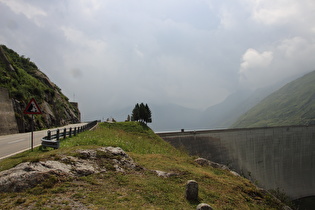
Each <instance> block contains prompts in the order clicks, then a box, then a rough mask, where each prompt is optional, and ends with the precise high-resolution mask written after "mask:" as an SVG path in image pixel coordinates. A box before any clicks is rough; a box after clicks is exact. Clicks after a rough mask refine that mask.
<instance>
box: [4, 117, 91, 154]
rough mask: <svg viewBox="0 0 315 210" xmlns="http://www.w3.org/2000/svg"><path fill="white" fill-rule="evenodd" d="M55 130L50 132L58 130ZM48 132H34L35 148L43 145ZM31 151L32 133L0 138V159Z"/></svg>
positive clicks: (80, 124) (74, 125) (73, 125)
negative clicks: (42, 141)
mask: <svg viewBox="0 0 315 210" xmlns="http://www.w3.org/2000/svg"><path fill="white" fill-rule="evenodd" d="M85 124H87V123H78V124H70V125H67V126H64V127H60V128H59V129H61V128H70V127H73V128H74V127H79V126H82V125H85ZM56 129H57V128H53V129H50V130H56ZM47 131H48V130H42V131H35V132H34V147H37V146H40V145H41V139H42V138H43V137H44V136H46V135H47ZM30 149H31V132H29V133H19V134H12V135H5V136H0V159H3V158H6V157H9V156H11V155H15V154H17V153H20V152H23V151H26V150H30Z"/></svg>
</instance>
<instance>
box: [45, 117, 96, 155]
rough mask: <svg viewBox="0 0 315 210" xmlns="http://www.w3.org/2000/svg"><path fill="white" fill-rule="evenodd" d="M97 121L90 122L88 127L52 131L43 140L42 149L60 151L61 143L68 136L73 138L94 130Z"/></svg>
mask: <svg viewBox="0 0 315 210" xmlns="http://www.w3.org/2000/svg"><path fill="white" fill-rule="evenodd" d="M97 122H98V121H97V120H95V121H93V122H90V123H88V124H86V125H83V126H79V127H74V128H72V127H70V128H68V129H67V128H64V129H57V130H52V131H50V130H49V131H47V136H45V137H43V138H42V147H43V148H46V147H52V148H54V149H58V148H59V146H60V144H59V141H60V140H61V139H65V138H66V137H67V136H68V137H72V136H76V135H77V134H78V133H81V132H83V131H86V130H90V129H92V128H93V127H94V126H95V125H97Z"/></svg>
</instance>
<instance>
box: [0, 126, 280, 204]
mask: <svg viewBox="0 0 315 210" xmlns="http://www.w3.org/2000/svg"><path fill="white" fill-rule="evenodd" d="M107 146H112V147H120V148H121V149H123V150H124V151H125V152H126V153H127V154H128V155H129V156H130V157H131V158H132V159H133V160H134V162H135V164H137V165H138V166H137V167H135V169H129V170H125V171H123V172H122V171H117V167H115V164H117V162H119V160H124V159H123V158H120V157H119V156H117V155H114V156H111V155H106V154H105V153H104V152H98V153H96V155H97V158H94V159H89V161H90V162H91V161H94V163H95V164H98V165H101V166H102V167H103V169H102V171H101V172H99V173H92V174H88V173H85V174H81V175H80V176H77V177H73V176H65V175H63V176H62V175H58V174H57V175H56V174H54V173H52V174H50V176H49V177H48V178H47V179H44V180H43V181H42V182H39V181H38V182H37V183H36V185H35V186H34V185H33V187H32V188H28V189H25V190H22V191H20V192H0V209H196V206H197V205H198V204H199V203H207V204H209V205H211V206H212V207H213V208H214V209H282V207H283V204H281V203H280V202H279V201H277V200H275V199H274V197H273V196H271V195H270V194H268V193H267V192H266V191H263V190H261V189H259V188H257V187H256V186H255V185H253V184H252V183H251V182H250V181H249V180H247V179H245V178H243V177H241V176H235V175H233V174H232V173H230V172H229V171H227V170H223V169H220V168H213V167H211V166H201V165H199V164H197V163H196V162H195V161H194V160H195V159H196V158H197V157H192V156H189V155H187V153H185V152H184V151H180V150H177V149H175V148H174V147H172V146H171V145H170V144H169V143H167V142H165V141H164V140H162V139H161V138H160V137H159V136H157V135H156V134H155V133H154V132H153V131H152V130H151V129H150V128H149V127H147V126H146V125H145V124H140V123H138V122H121V123H101V124H99V125H98V128H97V129H96V130H93V131H87V132H83V133H80V134H79V135H78V136H76V137H72V138H67V139H65V140H62V141H61V147H60V149H57V150H52V149H51V150H41V149H40V148H37V149H35V150H34V151H33V152H31V151H27V152H24V153H21V154H18V155H15V156H13V157H10V158H7V159H4V160H1V161H0V171H2V172H4V170H6V169H9V168H11V167H13V166H15V165H17V164H19V163H21V162H30V163H33V164H36V163H39V162H40V161H59V162H60V163H66V164H69V165H71V166H75V165H79V166H80V165H82V163H83V161H86V160H87V155H88V154H91V152H85V153H84V152H82V150H88V151H91V150H92V149H97V148H101V147H107ZM80 151H81V153H80ZM69 156H71V158H70V157H69ZM80 157H81V159H79V161H76V160H75V158H80ZM113 159H116V160H115V161H113ZM113 164H114V165H113ZM43 165H44V164H43ZM56 165H57V164H56ZM125 165H127V164H125ZM41 168H42V167H41ZM59 168H60V167H59ZM79 168H80V167H79ZM156 170H158V171H164V172H167V173H170V174H172V175H171V176H169V177H161V176H158V175H157V173H155V171H156ZM29 171H30V173H33V171H32V170H29ZM56 173H57V172H56ZM25 177H27V176H25ZM0 178H1V173H0ZM10 179H12V176H10ZM188 180H195V181H197V182H198V185H199V198H198V201H188V200H186V198H185V185H186V183H187V181H188ZM3 183H5V181H3V180H2V183H1V182H0V189H1V184H3ZM11 189H12V188H11Z"/></svg>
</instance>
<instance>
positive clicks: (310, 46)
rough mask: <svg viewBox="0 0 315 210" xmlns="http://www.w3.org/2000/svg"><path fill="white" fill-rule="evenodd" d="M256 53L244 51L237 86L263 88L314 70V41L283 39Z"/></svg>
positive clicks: (297, 38) (252, 50) (300, 38)
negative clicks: (238, 84)
mask: <svg viewBox="0 0 315 210" xmlns="http://www.w3.org/2000/svg"><path fill="white" fill-rule="evenodd" d="M268 48H269V50H268V51H264V52H262V53H259V52H258V51H257V50H254V49H248V50H247V51H246V52H245V53H244V55H243V56H242V62H241V64H240V70H239V75H240V83H241V84H242V85H245V86H250V87H255V88H258V87H266V86H268V85H271V84H274V83H276V82H279V81H281V80H284V79H287V78H290V77H293V76H295V75H301V74H303V73H306V72H309V71H312V70H315V60H314V59H313V55H314V54H315V40H314V39H306V38H302V37H293V38H287V39H283V40H281V41H280V42H277V43H275V44H273V45H270V46H268Z"/></svg>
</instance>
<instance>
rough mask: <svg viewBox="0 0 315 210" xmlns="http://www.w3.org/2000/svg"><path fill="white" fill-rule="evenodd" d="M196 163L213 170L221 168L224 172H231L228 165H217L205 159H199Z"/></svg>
mask: <svg viewBox="0 0 315 210" xmlns="http://www.w3.org/2000/svg"><path fill="white" fill-rule="evenodd" d="M195 162H196V163H198V164H199V165H201V166H211V167H213V168H221V169H223V170H229V168H228V167H227V166H226V165H223V164H219V163H215V162H212V161H210V160H207V159H205V158H197V159H196V160H195Z"/></svg>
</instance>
